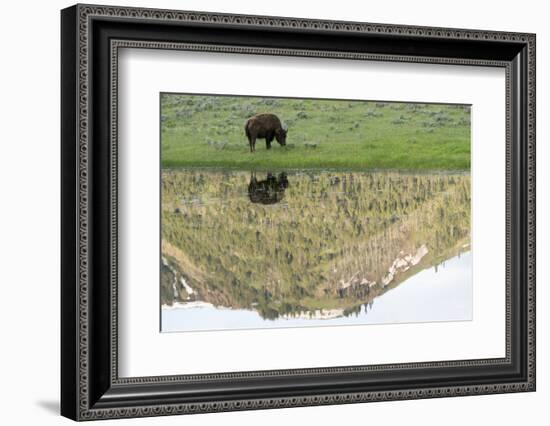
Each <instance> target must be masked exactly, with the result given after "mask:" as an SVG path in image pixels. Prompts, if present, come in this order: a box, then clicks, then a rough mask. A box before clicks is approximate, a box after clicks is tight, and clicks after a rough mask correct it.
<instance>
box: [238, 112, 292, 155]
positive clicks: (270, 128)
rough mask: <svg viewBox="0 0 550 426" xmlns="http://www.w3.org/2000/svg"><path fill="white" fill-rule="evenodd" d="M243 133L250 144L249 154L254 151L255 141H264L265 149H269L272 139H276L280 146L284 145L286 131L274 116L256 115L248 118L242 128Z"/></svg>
mask: <svg viewBox="0 0 550 426" xmlns="http://www.w3.org/2000/svg"><path fill="white" fill-rule="evenodd" d="M244 131H245V133H246V137H247V138H248V143H249V144H250V152H254V151H256V139H265V143H266V147H267V149H270V148H271V142H272V141H273V139H276V140H277V142H279V144H280V145H281V146H284V145H286V133H287V129H286V127H284V126H283V125H282V124H281V120H279V117H277V116H276V115H274V114H257V115H255V116H254V117H250V118H249V119H248V120H247V122H246V124H245V126H244Z"/></svg>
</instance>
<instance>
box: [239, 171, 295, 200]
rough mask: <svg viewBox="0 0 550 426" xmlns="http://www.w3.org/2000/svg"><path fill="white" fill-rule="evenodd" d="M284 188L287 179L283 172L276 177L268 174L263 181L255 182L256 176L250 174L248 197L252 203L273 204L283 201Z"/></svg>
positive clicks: (286, 186) (286, 184)
mask: <svg viewBox="0 0 550 426" xmlns="http://www.w3.org/2000/svg"><path fill="white" fill-rule="evenodd" d="M286 188H288V179H287V177H286V173H284V172H283V173H280V174H279V176H277V177H275V176H273V174H272V173H268V174H267V178H266V179H265V180H257V179H256V175H255V174H254V173H252V176H251V177H250V183H249V184H248V197H249V198H250V201H251V202H252V203H260V204H275V203H278V202H279V201H281V200H282V199H283V196H284V195H285V189H286Z"/></svg>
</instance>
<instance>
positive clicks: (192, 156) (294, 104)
mask: <svg viewBox="0 0 550 426" xmlns="http://www.w3.org/2000/svg"><path fill="white" fill-rule="evenodd" d="M160 101H161V102H160V107H161V112H160V114H161V117H160V120H161V144H162V150H161V163H162V164H161V165H162V167H163V168H179V167H217V168H231V169H240V170H249V169H254V170H270V169H319V168H322V169H326V168H338V169H342V168H344V169H348V170H377V169H394V170H395V169H399V170H469V169H470V107H469V106H465V105H443V104H419V103H416V104H413V103H393V102H375V101H348V100H346V101H342V100H318V99H283V98H261V97H241V96H209V95H208V96H202V95H181V94H166V93H163V94H161V99H160ZM263 112H264V113H273V114H276V115H277V116H278V117H279V118H280V119H281V121H283V122H284V123H286V125H287V126H288V135H287V145H286V146H285V147H281V146H280V145H279V144H278V143H277V142H276V141H274V142H273V148H272V149H271V150H269V151H268V150H266V148H265V141H264V140H263V139H259V140H258V141H257V142H256V152H255V153H250V152H249V146H248V140H247V138H246V136H245V132H244V125H245V122H246V120H247V119H248V118H249V117H251V116H253V115H255V114H258V113H263Z"/></svg>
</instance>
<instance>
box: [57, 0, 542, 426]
mask: <svg viewBox="0 0 550 426" xmlns="http://www.w3.org/2000/svg"><path fill="white" fill-rule="evenodd" d="M61 29H62V40H61V51H62V93H61V97H62V123H61V125H62V144H61V145H62V152H61V155H62V185H61V187H62V188H61V189H62V283H61V287H62V288H61V305H62V312H61V316H62V330H61V332H62V359H61V363H62V377H61V384H62V391H61V412H62V414H63V415H64V416H67V417H69V418H72V419H74V420H92V419H104V418H121V417H141V416H157V415H169V414H187V413H204V412H213V411H228V410H242V409H263V408H276V407H292V406H307V405H320V404H342V403H353V402H369V401H381V400H398V399H415V398H433V397H443V396H459V395H475V394H489V393H503V392H519V391H534V390H535V189H534V188H535V36H534V35H533V34H520V33H504V32H494V31H479V30H462V29H447V28H424V27H412V26H401V25H386V24H369V23H358V22H336V21H321V20H308V19H295V18H281V17H266V16H243V15H228V14H216V13H203V12H186V11H168V10H155V9H137V8H128V7H104V6H96V5H76V6H73V7H70V8H67V9H64V10H63V11H62V13H61Z"/></svg>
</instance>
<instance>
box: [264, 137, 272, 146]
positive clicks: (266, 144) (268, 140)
mask: <svg viewBox="0 0 550 426" xmlns="http://www.w3.org/2000/svg"><path fill="white" fill-rule="evenodd" d="M271 142H273V135H267V136H266V137H265V146H266V148H267V149H271Z"/></svg>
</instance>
